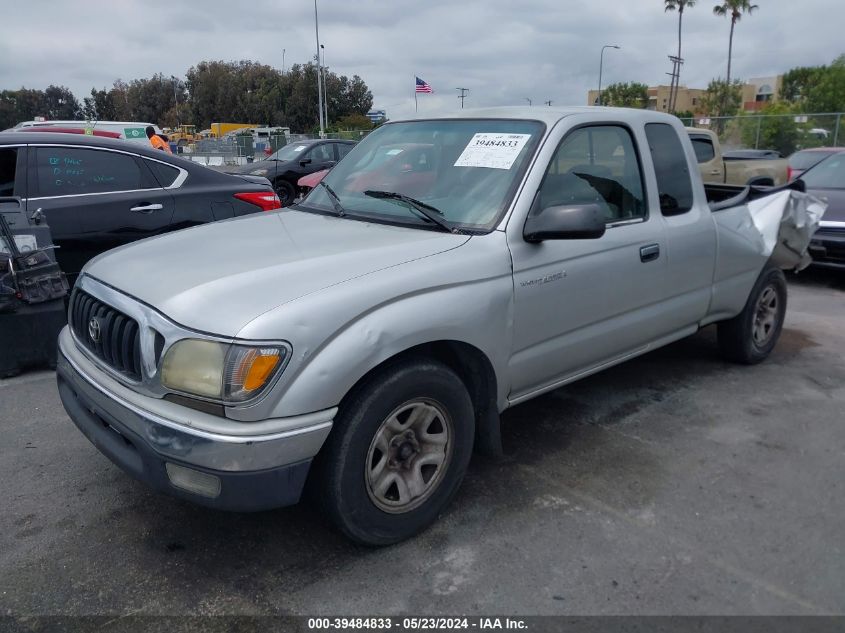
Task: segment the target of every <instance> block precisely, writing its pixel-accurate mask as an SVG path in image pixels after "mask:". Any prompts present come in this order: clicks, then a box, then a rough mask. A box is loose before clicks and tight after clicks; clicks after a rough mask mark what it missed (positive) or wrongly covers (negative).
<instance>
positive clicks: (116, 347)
mask: <svg viewBox="0 0 845 633" xmlns="http://www.w3.org/2000/svg"><path fill="white" fill-rule="evenodd" d="M68 314H69V317H70V326H71V328H73V332H74V334H76V339H77V340H78V341H80V342H81V343H82V344H83V345H84V346H85V347H86V348H87V349H88V350H89V351H90V352H92V353H93V354H94V355H95V356H96V357H97V358H99V359H100V360H101V361H103V362H104V363H105V364H106V365H108V366H109V367H111V368H113V369H115V370H117V371H119V372H120V373H122V374H124V375H126V376H127V377H129V378H131V379H133V380H141V336H140V329H139V327H138V323H137V322H136V321H135V320H134V319H132V318H130V317H128V316H126V315H125V314H123V313H122V312H119V311H118V310H115V309H114V308H112V307H111V306H109V305H106V304H105V303H103V302H102V301H100V300H99V299H95V298H94V297H92V296H91V295H89V294H88V293H87V292H84V291H82V290H79V289H78V288H75V289H74V291H73V294H71V296H70V310H69V312H68ZM95 324H96V325H95ZM92 335H93V336H92Z"/></svg>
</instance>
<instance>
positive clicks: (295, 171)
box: [229, 139, 355, 206]
mask: <svg viewBox="0 0 845 633" xmlns="http://www.w3.org/2000/svg"><path fill="white" fill-rule="evenodd" d="M354 145H355V141H340V140H331V139H311V140H307V141H298V142H294V143H289V144H288V145H285V146H284V147H283V148H281V149H280V150H279V151H277V152H276V153H275V154H272V155H270V156H268V157H267V158H265V159H263V160H260V161H257V162H255V163H249V164H248V165H244V166H242V167H238V168H236V169H233V170H230V171H229V173H232V174H251V175H253V176H264V177H265V178H267V179H268V180H269V181H270V182H271V183H273V189H275V191H276V193H277V194H278V196H279V200H281V201H282V205H283V206H288V205H289V204H291V203H292V202H293V201H294V199H295V198H296V194H297V188H296V181H297V180H299V179H300V178H302V177H303V176H307V175H308V174H313V173H314V172H315V171H321V170H323V169H328V168H329V167H332V166H334V164H335V163H337V161H339V160H340V159H341V158H343V157H344V156H346V155H347V154H348V153H349V150H351V149H352V147H353V146H354Z"/></svg>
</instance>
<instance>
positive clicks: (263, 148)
mask: <svg viewBox="0 0 845 633" xmlns="http://www.w3.org/2000/svg"><path fill="white" fill-rule="evenodd" d="M370 131H371V130H345V131H341V132H329V133H327V134H325V138H329V139H340V140H353V141H358V140H361V139H362V138H364V137H365V136H366V135H367V134H368V133H369V132H370ZM314 138H318V136H317V135H316V134H289V135H287V136H271V137H266V138H261V139H258V140H256V139H255V138H254V137H253V136H251V135H246V134H244V135H237V134H232V135H227V136H224V137H222V138H210V139H203V140H201V141H198V142H196V143H192V144H190V145H188V146H187V147H184V148H179V151H180V153H182V154H183V155H184V157H185V158H188V159H190V160H193V161H195V162H198V163H201V164H203V165H208V166H210V167H222V166H225V165H243V164H246V163H249V162H253V161H256V160H261V159H262V158H266V157H267V156H270V155H271V154H272V153H273V152H275V151H277V150H278V149H279V148H281V147H284V146H285V145H287V144H289V143H297V142H300V141H305V140H310V139H314Z"/></svg>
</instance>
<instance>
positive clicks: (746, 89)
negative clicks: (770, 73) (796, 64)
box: [742, 75, 783, 112]
mask: <svg viewBox="0 0 845 633" xmlns="http://www.w3.org/2000/svg"><path fill="white" fill-rule="evenodd" d="M782 87H783V75H776V76H775V77H757V78H755V79H749V80H748V81H747V82H746V83H745V85H744V86H743V87H742V109H743V110H745V111H746V112H756V111H757V110H761V109H763V108H764V107H765V106H766V104H768V103H772V102H774V101H778V99H780V89H781V88H782Z"/></svg>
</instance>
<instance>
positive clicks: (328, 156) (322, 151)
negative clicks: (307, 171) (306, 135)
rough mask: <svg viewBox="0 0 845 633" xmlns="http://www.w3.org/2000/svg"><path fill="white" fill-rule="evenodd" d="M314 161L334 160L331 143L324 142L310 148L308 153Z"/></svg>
mask: <svg viewBox="0 0 845 633" xmlns="http://www.w3.org/2000/svg"><path fill="white" fill-rule="evenodd" d="M308 158H310V159H311V160H312V161H313V162H315V163H324V162H326V161H330V160H334V152H332V143H324V144H323V145H318V146H317V147H315V148H314V149H312V150H311V153H310V154H309V155H308Z"/></svg>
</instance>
